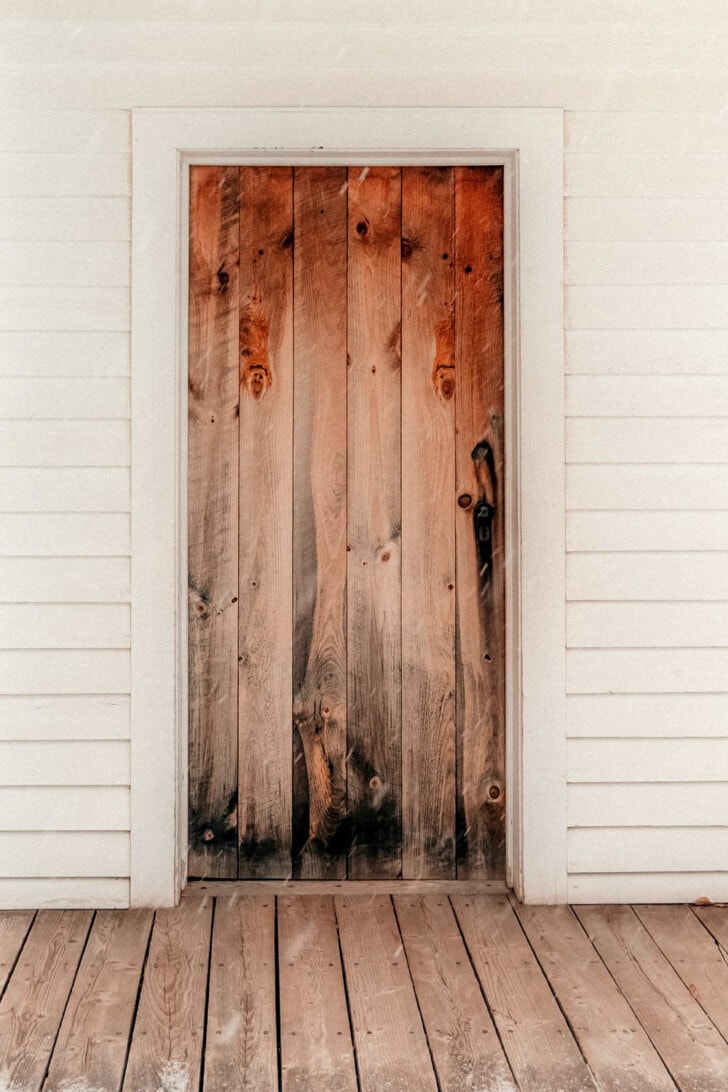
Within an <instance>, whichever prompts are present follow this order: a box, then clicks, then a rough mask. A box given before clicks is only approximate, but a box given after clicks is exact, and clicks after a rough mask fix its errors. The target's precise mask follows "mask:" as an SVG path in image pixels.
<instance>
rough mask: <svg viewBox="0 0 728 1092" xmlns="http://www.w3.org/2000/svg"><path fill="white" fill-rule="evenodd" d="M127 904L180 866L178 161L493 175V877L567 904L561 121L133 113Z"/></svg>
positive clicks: (454, 112) (182, 506)
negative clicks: (501, 433)
mask: <svg viewBox="0 0 728 1092" xmlns="http://www.w3.org/2000/svg"><path fill="white" fill-rule="evenodd" d="M132 121H133V188H132V193H133V208H132V335H131V343H132V372H131V375H132V595H131V601H132V643H131V666H132V687H131V690H132V696H131V808H132V810H131V904H132V905H133V906H144V905H147V906H148V905H172V904H174V903H175V902H176V900H177V899H178V897H179V893H180V889H181V887H182V885H183V884H184V881H185V876H186V858H187V791H188V790H187V773H188V762H187V497H186V484H187V446H186V445H187V424H186V422H187V292H188V266H187V241H188V218H189V212H188V192H189V190H188V182H189V170H188V168H189V165H190V164H192V163H233V164H234V163H257V164H265V163H286V164H305V163H316V162H319V163H321V162H323V163H331V164H336V163H342V164H359V163H361V164H362V165H364V164H367V163H370V164H373V163H393V164H397V165H406V164H409V163H427V164H432V165H436V164H459V163H463V164H470V163H482V164H496V163H502V164H503V165H504V167H505V214H506V237H505V260H506V296H505V302H506V494H507V497H508V518H507V526H506V545H507V554H508V556H507V558H506V688H507V693H506V792H507V797H506V800H507V804H506V816H507V859H508V864H507V869H508V871H507V880H508V883H509V884H511V885H512V886H513V887H514V888H515V891H516V894H517V895H518V896H519V897H520V898H524V899H525V900H527V901H530V902H563V901H565V900H566V879H567V867H566V698H565V693H566V687H565V619H564V616H565V574H564V563H565V562H564V559H565V530H564V521H565V517H564V512H565V505H564V395H563V384H564V379H563V377H564V332H563V114H562V111H561V110H555V109H533V110H532V109H509V110H501V109H498V110H495V109H494V110H489V109H476V108H469V107H467V108H442V109H440V108H426V109H419V108H377V109H360V108H349V107H341V108H339V107H335V108H328V109H320V108H315V109H309V108H305V107H299V108H275V109H274V108H240V109H237V108H233V109H183V110H177V109H170V110H148V109H141V110H134V111H132Z"/></svg>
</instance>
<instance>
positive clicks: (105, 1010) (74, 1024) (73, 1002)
mask: <svg viewBox="0 0 728 1092" xmlns="http://www.w3.org/2000/svg"><path fill="white" fill-rule="evenodd" d="M152 918H153V911H151V910H100V911H99V912H98V913H97V915H96V918H95V919H94V923H93V926H92V927H91V933H90V935H89V938H88V942H87V944H86V949H85V951H84V953H83V959H82V960H81V964H80V966H79V969H78V974H77V976H76V981H75V982H74V985H73V989H72V991H71V996H70V998H69V1001H68V1005H67V1007H66V1012H65V1015H64V1017H63V1022H62V1024H61V1029H60V1032H59V1034H58V1041H57V1043H56V1047H55V1050H54V1051H53V1059H52V1061H51V1065H50V1069H49V1071H48V1076H47V1078H46V1082H45V1084H44V1085H43V1092H63V1090H65V1089H67V1088H68V1086H69V1085H71V1086H73V1084H74V1082H77V1084H78V1085H79V1086H80V1087H84V1088H85V1087H89V1088H93V1089H95V1090H97V1092H119V1089H120V1088H121V1082H122V1079H123V1077H124V1067H125V1064H126V1057H127V1051H128V1043H129V1035H130V1032H131V1026H132V1022H133V1020H134V1012H135V1009H136V1003H137V996H138V992H139V981H140V978H141V973H142V966H143V964H144V956H145V955H146V951H147V943H148V940H149V932H150V929H151V927H152ZM84 1081H85V1082H86V1083H85V1084H83V1082H84Z"/></svg>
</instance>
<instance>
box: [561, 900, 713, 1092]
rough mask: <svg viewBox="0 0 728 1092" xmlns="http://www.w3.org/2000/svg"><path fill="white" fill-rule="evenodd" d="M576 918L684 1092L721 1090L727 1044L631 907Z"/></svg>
mask: <svg viewBox="0 0 728 1092" xmlns="http://www.w3.org/2000/svg"><path fill="white" fill-rule="evenodd" d="M576 913H577V915H578V917H579V920H580V921H581V923H582V924H583V926H584V928H585V929H586V931H587V933H588V934H589V937H590V939H591V941H592V944H593V945H594V947H595V948H596V949H597V951H598V952H599V954H600V955H601V957H602V959H603V960H604V962H605V963H606V965H607V968H608V969H609V972H610V974H611V975H612V977H613V978H614V980H615V981H616V983H617V985H618V986H619V988H620V989H621V990H622V992H623V993H624V995H625V997H626V998H627V1000H628V1001H629V1003H630V1005H631V1006H632V1009H633V1010H634V1012H635V1014H636V1016H637V1018H638V1020H639V1021H640V1023H641V1024H642V1026H643V1027H644V1029H645V1031H646V1032H647V1034H648V1035H649V1037H650V1039H651V1040H652V1042H653V1043H654V1044H655V1047H656V1048H657V1050H658V1051H659V1052H660V1054H661V1056H662V1058H663V1059H664V1061H665V1064H666V1065H667V1066H668V1068H669V1070H670V1072H671V1073H672V1075H673V1077H674V1078H675V1081H676V1083H677V1085H678V1087H679V1088H680V1089H682V1090H683V1092H725V1089H726V1087H728V1044H726V1042H725V1040H724V1039H723V1038H722V1037H721V1035H720V1034H719V1032H718V1031H717V1030H716V1028H715V1027H714V1026H713V1024H712V1023H711V1022H710V1021H709V1020H708V1018H707V1016H706V1015H705V1013H704V1012H703V1010H702V1009H701V1007H700V1005H699V1004H698V1002H697V1001H696V1000H695V998H694V997H693V996H692V994H691V993H690V990H689V989H688V988H687V986H685V985H684V983H683V982H681V980H680V978H679V977H678V975H677V973H676V972H675V971H674V970H673V968H672V967H671V966H670V964H669V963H668V961H667V959H666V958H665V956H664V955H663V954H662V952H661V951H660V949H659V948H658V946H657V945H656V944H655V942H654V940H653V939H652V937H651V936H650V935H649V933H648V932H647V930H646V929H645V927H644V926H643V925H642V923H641V921H640V920H639V918H638V917H637V915H636V914H635V912H634V910H633V909H632V908H631V907H629V906H609V907H605V906H579V907H577V908H576Z"/></svg>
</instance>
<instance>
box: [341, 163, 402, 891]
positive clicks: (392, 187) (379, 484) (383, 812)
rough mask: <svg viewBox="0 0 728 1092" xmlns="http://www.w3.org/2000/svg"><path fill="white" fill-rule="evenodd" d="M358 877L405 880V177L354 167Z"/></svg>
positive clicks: (351, 632) (352, 644)
mask: <svg viewBox="0 0 728 1092" xmlns="http://www.w3.org/2000/svg"><path fill="white" fill-rule="evenodd" d="M348 192H349V208H348V240H349V246H348V251H349V285H348V325H349V333H348V350H349V364H350V367H349V384H348V429H349V445H348V446H349V466H348V542H349V555H348V562H349V564H348V583H347V648H348V678H347V682H348V702H347V704H348V716H349V732H348V758H349V761H348V771H347V775H348V802H349V816H350V823H351V848H350V853H349V863H348V875H349V877H350V878H351V879H374V878H381V879H387V878H395V877H397V876H399V875H400V873H401V812H402V808H401V583H400V577H401V562H400V554H401V492H400V482H401V473H400V435H401V429H400V407H401V399H400V395H401V390H400V377H401V368H400V333H401V330H400V325H401V324H400V302H401V301H400V295H401V237H400V232H401V178H400V171H399V170H398V169H397V168H395V167H371V168H363V169H362V168H359V167H351V168H349V191H348Z"/></svg>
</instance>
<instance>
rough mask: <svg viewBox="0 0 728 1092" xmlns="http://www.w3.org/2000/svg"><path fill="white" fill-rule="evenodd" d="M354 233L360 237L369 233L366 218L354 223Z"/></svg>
mask: <svg viewBox="0 0 728 1092" xmlns="http://www.w3.org/2000/svg"><path fill="white" fill-rule="evenodd" d="M356 233H357V235H360V236H361V237H362V239H363V238H364V236H365V235H368V234H369V225H368V224H367V222H366V220H360V221H359V223H358V224H357V225H356Z"/></svg>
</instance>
